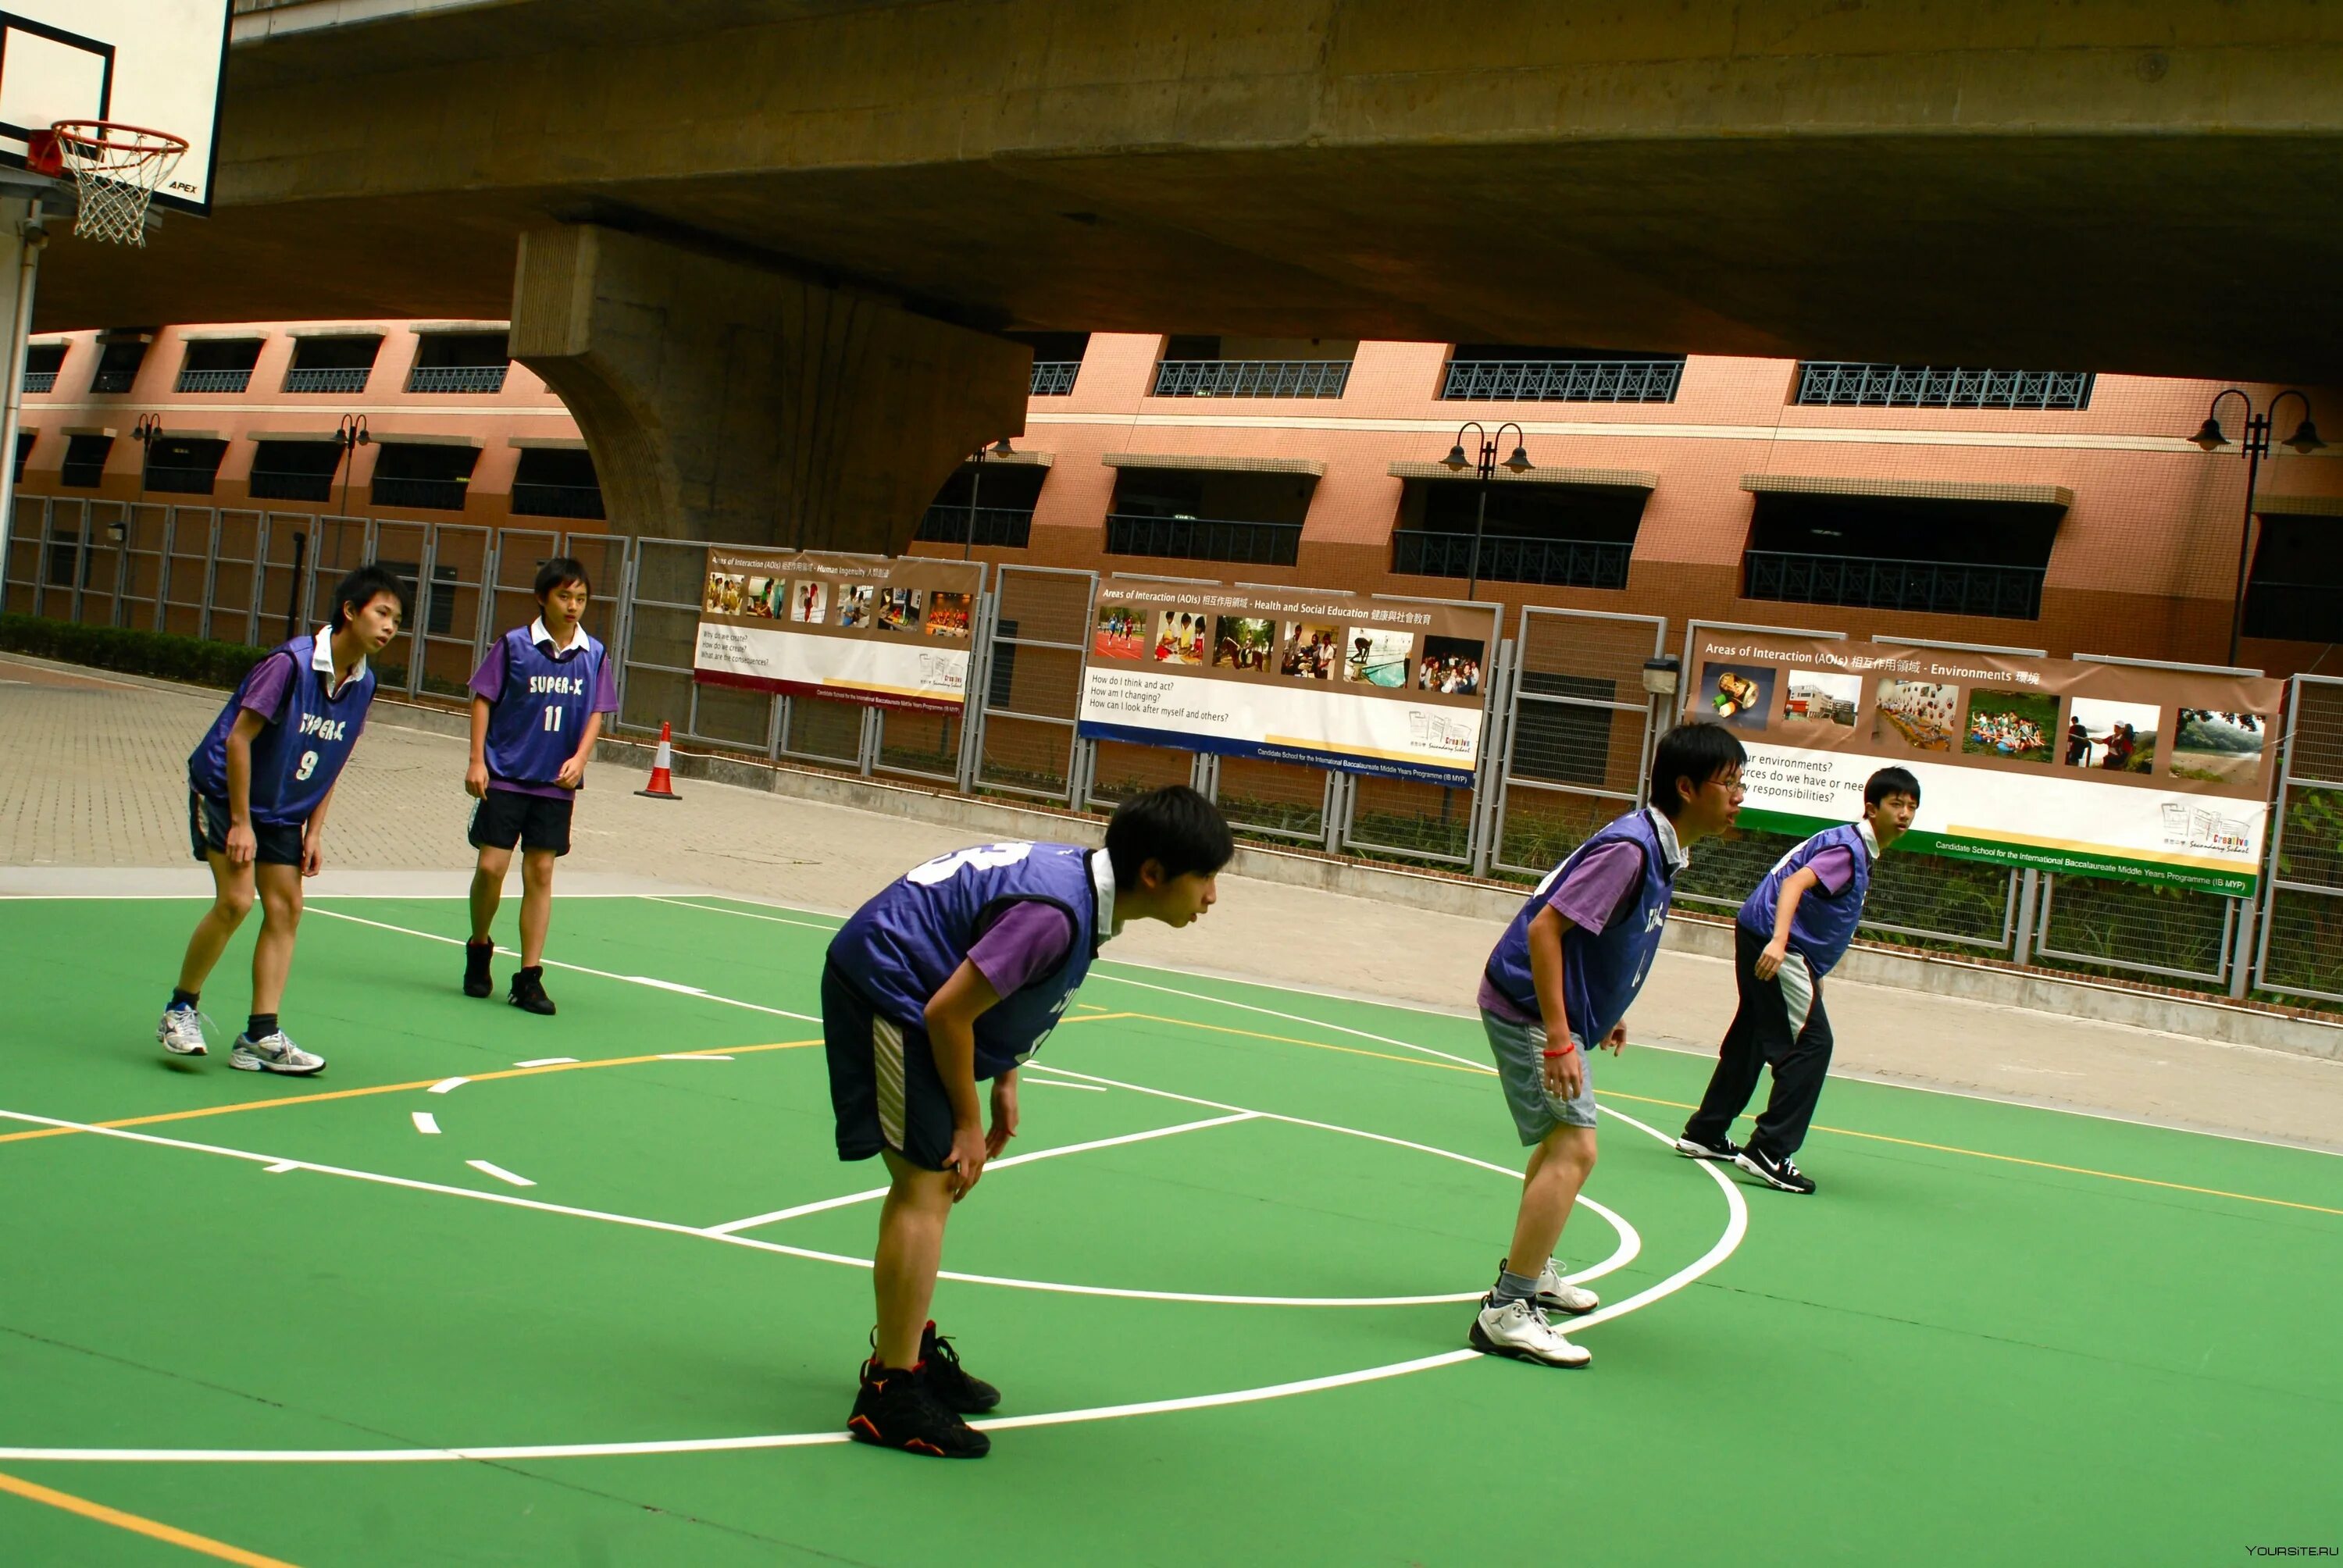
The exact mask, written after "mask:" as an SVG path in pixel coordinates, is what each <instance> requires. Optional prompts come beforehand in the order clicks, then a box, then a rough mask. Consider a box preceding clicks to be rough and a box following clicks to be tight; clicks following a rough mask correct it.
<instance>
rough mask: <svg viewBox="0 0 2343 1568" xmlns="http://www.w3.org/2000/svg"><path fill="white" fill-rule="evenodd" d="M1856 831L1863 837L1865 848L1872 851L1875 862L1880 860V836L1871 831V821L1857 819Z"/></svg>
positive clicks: (1861, 818) (1866, 818) (1862, 818)
mask: <svg viewBox="0 0 2343 1568" xmlns="http://www.w3.org/2000/svg"><path fill="white" fill-rule="evenodd" d="M1855 831H1856V832H1857V833H1859V834H1861V835H1862V837H1863V847H1864V848H1865V849H1868V850H1870V851H1871V858H1872V859H1875V860H1876V859H1879V835H1878V834H1876V833H1875V832H1873V831H1872V830H1871V819H1870V818H1868V817H1857V818H1856V819H1855Z"/></svg>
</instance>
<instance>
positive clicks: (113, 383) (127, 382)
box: [89, 337, 146, 392]
mask: <svg viewBox="0 0 2343 1568" xmlns="http://www.w3.org/2000/svg"><path fill="white" fill-rule="evenodd" d="M145 363H146V344H145V343H144V342H142V341H140V340H139V339H137V338H135V337H133V338H126V339H123V340H120V341H117V342H114V343H102V346H101V347H99V349H98V351H97V368H96V371H94V372H93V373H92V374H91V376H90V378H89V389H90V390H91V391H93V392H127V391H129V390H130V388H131V386H132V384H133V383H135V382H136V380H137V379H138V367H140V366H141V365H144V364H145Z"/></svg>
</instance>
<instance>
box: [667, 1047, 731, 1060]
mask: <svg viewBox="0 0 2343 1568" xmlns="http://www.w3.org/2000/svg"><path fill="white" fill-rule="evenodd" d="M659 1060H661V1061H729V1060H732V1059H731V1058H730V1057H729V1056H722V1055H719V1054H718V1053H717V1052H715V1051H712V1050H663V1051H661V1052H659Z"/></svg>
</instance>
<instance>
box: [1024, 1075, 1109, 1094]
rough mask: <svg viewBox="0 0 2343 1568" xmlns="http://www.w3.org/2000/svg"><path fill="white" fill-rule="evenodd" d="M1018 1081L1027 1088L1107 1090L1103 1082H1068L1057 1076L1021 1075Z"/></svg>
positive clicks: (1099, 1092) (1101, 1092) (1100, 1091)
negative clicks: (1032, 1076)
mask: <svg viewBox="0 0 2343 1568" xmlns="http://www.w3.org/2000/svg"><path fill="white" fill-rule="evenodd" d="M1018 1082H1019V1083H1020V1084H1021V1085H1022V1086H1024V1087H1025V1088H1027V1089H1082V1090H1088V1091H1090V1092H1091V1093H1092V1094H1104V1093H1105V1092H1107V1090H1106V1086H1105V1085H1104V1084H1102V1083H1067V1082H1065V1081H1062V1080H1060V1079H1055V1078H1024V1077H1020V1078H1019V1079H1018Z"/></svg>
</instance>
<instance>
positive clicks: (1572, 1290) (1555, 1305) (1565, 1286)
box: [1537, 1258, 1603, 1312]
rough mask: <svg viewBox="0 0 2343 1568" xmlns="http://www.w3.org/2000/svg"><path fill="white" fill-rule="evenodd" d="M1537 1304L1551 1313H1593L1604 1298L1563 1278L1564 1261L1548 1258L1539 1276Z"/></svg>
mask: <svg viewBox="0 0 2343 1568" xmlns="http://www.w3.org/2000/svg"><path fill="white" fill-rule="evenodd" d="M1537 1304H1538V1305H1539V1306H1541V1307H1544V1309H1545V1310H1546V1311H1547V1312H1593V1311H1594V1309H1595V1308H1597V1307H1599V1306H1601V1305H1602V1304H1603V1298H1602V1297H1600V1296H1598V1295H1596V1294H1595V1293H1594V1292H1593V1291H1590V1290H1587V1289H1586V1288H1585V1287H1584V1286H1583V1285H1574V1284H1572V1283H1571V1282H1569V1281H1568V1280H1565V1279H1564V1278H1563V1277H1562V1261H1561V1260H1560V1259H1559V1258H1548V1259H1547V1260H1546V1261H1545V1267H1544V1270H1542V1271H1540V1272H1539V1274H1538V1290H1537Z"/></svg>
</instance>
